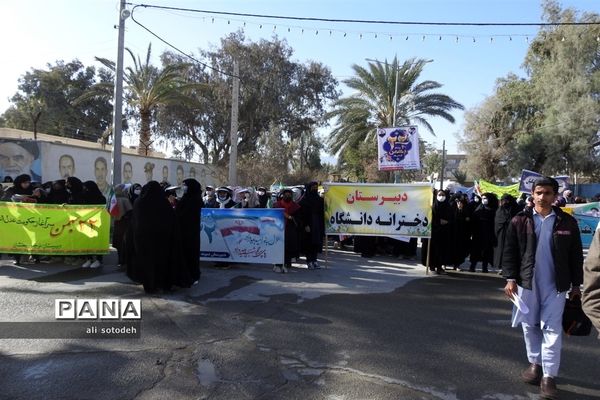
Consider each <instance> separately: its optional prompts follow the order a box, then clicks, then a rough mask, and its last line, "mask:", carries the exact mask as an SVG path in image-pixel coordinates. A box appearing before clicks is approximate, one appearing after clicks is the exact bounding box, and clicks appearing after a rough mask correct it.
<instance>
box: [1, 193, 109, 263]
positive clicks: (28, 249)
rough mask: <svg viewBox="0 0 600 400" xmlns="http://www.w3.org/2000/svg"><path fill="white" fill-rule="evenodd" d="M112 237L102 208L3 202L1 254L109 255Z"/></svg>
mask: <svg viewBox="0 0 600 400" xmlns="http://www.w3.org/2000/svg"><path fill="white" fill-rule="evenodd" d="M109 235H110V215H109V214H108V212H107V211H106V209H105V208H104V207H102V206H83V205H82V206H80V205H55V204H27V203H7V202H0V253H13V254H42V255H77V254H106V253H108V246H109V245H108V242H109Z"/></svg>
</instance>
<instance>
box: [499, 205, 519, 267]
mask: <svg viewBox="0 0 600 400" xmlns="http://www.w3.org/2000/svg"><path fill="white" fill-rule="evenodd" d="M518 211H519V206H518V205H517V202H516V201H515V198H514V197H512V196H511V195H510V194H503V195H502V197H501V198H500V207H498V210H496V218H495V219H494V233H495V234H496V246H494V266H495V267H496V268H498V269H500V270H501V269H502V254H503V252H504V242H505V240H506V229H507V228H508V224H509V223H510V220H511V219H512V218H513V217H514V216H515V215H517V212H518Z"/></svg>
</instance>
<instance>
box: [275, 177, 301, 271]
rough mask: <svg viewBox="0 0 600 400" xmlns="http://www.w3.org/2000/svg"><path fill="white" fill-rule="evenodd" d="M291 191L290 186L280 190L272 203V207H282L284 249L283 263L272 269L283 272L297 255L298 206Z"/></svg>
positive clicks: (289, 266) (290, 265)
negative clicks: (277, 198) (279, 193)
mask: <svg viewBox="0 0 600 400" xmlns="http://www.w3.org/2000/svg"><path fill="white" fill-rule="evenodd" d="M292 196H293V192H292V189H290V188H285V189H283V190H282V191H281V199H280V200H278V201H277V202H275V204H273V208H283V209H284V210H285V211H284V213H283V215H284V217H285V236H284V237H285V250H284V264H283V265H282V266H278V265H276V266H274V267H273V271H275V272H276V271H277V270H278V269H279V271H280V272H283V273H284V274H285V273H287V272H288V268H291V267H292V258H296V257H298V247H299V246H298V220H297V218H298V213H299V211H300V206H299V205H298V204H296V203H295V202H294V200H292Z"/></svg>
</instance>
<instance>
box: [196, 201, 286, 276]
mask: <svg viewBox="0 0 600 400" xmlns="http://www.w3.org/2000/svg"><path fill="white" fill-rule="evenodd" d="M284 244H285V220H284V217H283V209H275V208H270V209H265V208H227V209H220V208H203V209H202V215H201V233H200V259H201V260H203V261H223V262H238V263H254V264H283V252H284Z"/></svg>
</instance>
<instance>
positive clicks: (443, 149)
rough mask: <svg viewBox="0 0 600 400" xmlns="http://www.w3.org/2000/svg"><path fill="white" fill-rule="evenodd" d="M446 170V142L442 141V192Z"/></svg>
mask: <svg viewBox="0 0 600 400" xmlns="http://www.w3.org/2000/svg"><path fill="white" fill-rule="evenodd" d="M445 168H446V141H445V140H444V141H442V171H441V174H440V190H444V169H445Z"/></svg>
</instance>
